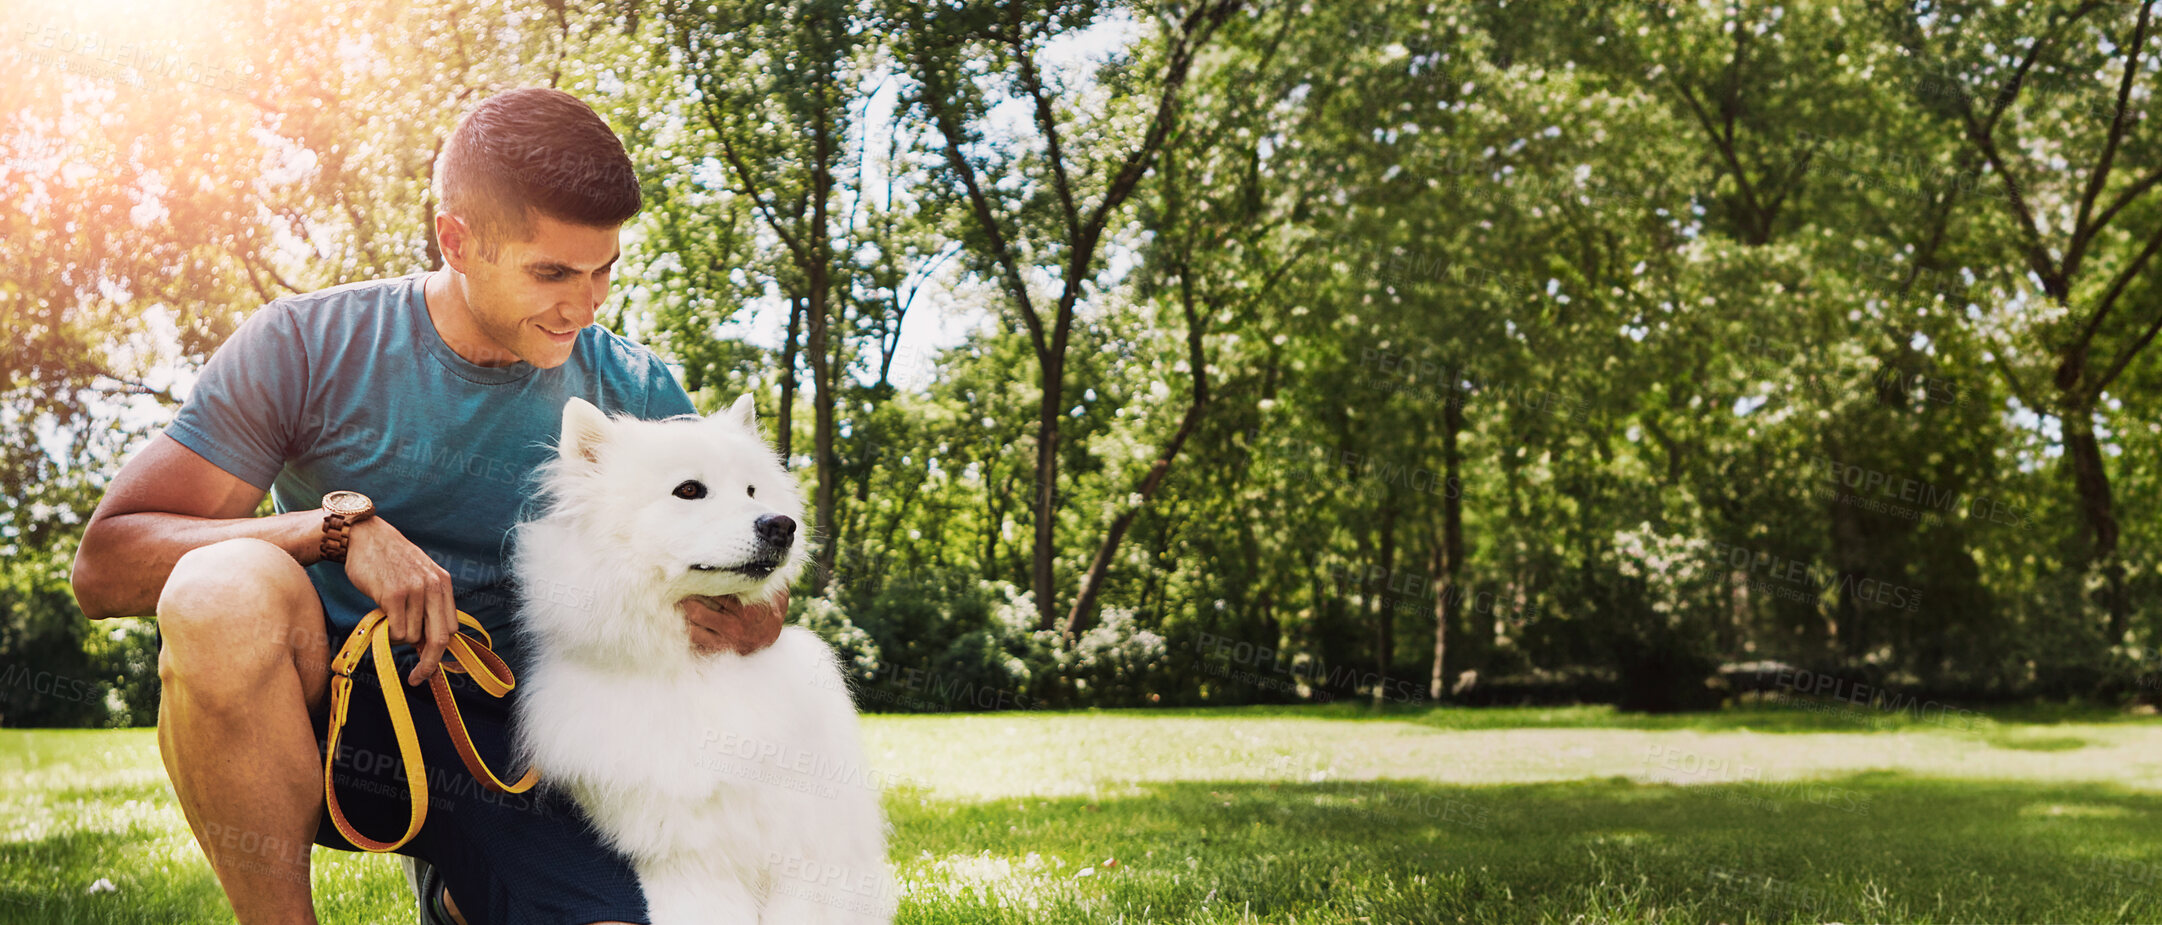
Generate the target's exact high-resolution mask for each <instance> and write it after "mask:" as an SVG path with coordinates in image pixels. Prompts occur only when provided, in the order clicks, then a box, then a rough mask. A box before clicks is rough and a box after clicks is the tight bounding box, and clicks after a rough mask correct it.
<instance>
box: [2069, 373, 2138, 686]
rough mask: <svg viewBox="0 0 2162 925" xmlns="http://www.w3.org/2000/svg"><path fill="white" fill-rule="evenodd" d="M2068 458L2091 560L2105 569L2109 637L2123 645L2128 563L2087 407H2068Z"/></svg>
mask: <svg viewBox="0 0 2162 925" xmlns="http://www.w3.org/2000/svg"><path fill="white" fill-rule="evenodd" d="M2061 420H2062V421H2063V422H2064V458H2065V463H2066V464H2067V465H2069V466H2071V467H2072V481H2073V484H2074V485H2075V486H2076V487H2077V488H2078V489H2079V510H2080V515H2081V517H2082V518H2083V519H2084V520H2086V522H2087V539H2088V547H2087V562H2088V565H2089V567H2100V568H2101V570H2102V579H2103V586H2102V598H2103V600H2102V604H2103V607H2104V609H2105V610H2107V611H2108V613H2109V627H2108V634H2109V635H2108V640H2109V643H2110V644H2111V645H2122V644H2123V643H2124V634H2125V629H2126V617H2127V611H2128V610H2129V606H2128V605H2129V601H2127V599H2126V597H2125V582H2124V563H2123V562H2122V561H2120V560H2119V559H2118V558H2117V515H2116V513H2115V512H2114V511H2113V510H2112V505H2111V502H2110V489H2109V472H2108V470H2106V469H2104V468H2103V467H2102V446H2101V443H2100V442H2099V441H2097V440H2096V439H2095V436H2094V413H2093V411H2092V410H2091V409H2088V408H2084V407H2073V408H2066V409H2065V412H2064V416H2063V417H2062V418H2061Z"/></svg>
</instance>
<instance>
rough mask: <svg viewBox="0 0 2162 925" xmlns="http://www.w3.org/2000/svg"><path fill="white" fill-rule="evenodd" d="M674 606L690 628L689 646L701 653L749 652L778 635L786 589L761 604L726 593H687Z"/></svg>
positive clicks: (785, 615)
mask: <svg viewBox="0 0 2162 925" xmlns="http://www.w3.org/2000/svg"><path fill="white" fill-rule="evenodd" d="M676 606H677V608H678V609H680V610H682V611H683V622H684V625H685V626H687V627H688V628H689V629H690V633H691V648H693V649H696V650H698V652H699V653H700V654H704V655H711V654H713V653H716V652H734V653H736V654H737V655H749V654H751V653H753V652H756V651H758V650H760V649H763V648H765V647H767V646H770V645H772V644H773V641H774V640H776V639H779V638H781V624H782V623H783V622H785V621H786V620H787V619H788V589H787V588H782V589H781V590H780V592H779V593H777V594H775V595H774V596H773V599H772V600H770V601H767V602H765V603H763V604H746V603H744V602H743V601H742V600H740V599H738V598H737V597H736V596H735V595H733V594H729V595H723V596H720V597H706V596H704V595H697V596H693V597H687V598H684V599H683V600H681V601H678V602H677V604H676Z"/></svg>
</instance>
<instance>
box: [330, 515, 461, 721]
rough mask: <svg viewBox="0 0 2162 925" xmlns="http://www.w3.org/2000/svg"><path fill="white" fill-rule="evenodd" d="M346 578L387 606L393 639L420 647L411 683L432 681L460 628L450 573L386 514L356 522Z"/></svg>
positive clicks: (347, 550)
mask: <svg viewBox="0 0 2162 925" xmlns="http://www.w3.org/2000/svg"><path fill="white" fill-rule="evenodd" d="M345 577H346V579H347V580H349V581H351V582H352V583H353V587H355V588H357V589H359V590H360V593H362V594H365V595H367V596H368V599H369V600H372V601H374V602H375V605H376V606H377V607H381V608H383V615H384V616H385V617H386V618H388V619H386V620H385V621H384V622H386V623H388V624H390V641H391V642H394V643H416V644H418V645H419V647H420V664H418V665H414V666H413V673H412V674H411V675H408V676H407V677H406V679H405V683H406V685H407V686H409V687H410V686H412V685H416V684H419V683H421V682H423V681H426V680H428V676H429V675H431V674H434V673H435V669H436V665H437V663H439V662H441V661H442V660H443V650H444V649H446V648H448V647H449V646H450V634H451V633H454V632H457V630H458V604H457V601H456V599H455V597H454V595H453V593H452V591H453V589H452V587H451V583H450V573H449V572H446V571H444V570H443V567H442V566H440V565H437V564H435V560H434V559H430V558H428V554H427V553H425V552H422V551H421V549H420V547H418V546H415V545H413V541H412V540H408V539H406V538H405V534H403V533H399V532H398V531H397V529H396V528H394V527H392V526H391V525H390V524H387V523H384V522H383V518H381V517H370V518H368V519H367V520H363V521H361V522H360V523H357V524H354V525H353V526H352V544H351V546H350V547H349V548H347V549H346V552H345Z"/></svg>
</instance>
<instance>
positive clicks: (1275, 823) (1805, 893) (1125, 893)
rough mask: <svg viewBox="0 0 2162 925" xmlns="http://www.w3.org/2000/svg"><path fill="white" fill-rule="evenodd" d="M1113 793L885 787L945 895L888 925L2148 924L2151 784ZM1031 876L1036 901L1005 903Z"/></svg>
mask: <svg viewBox="0 0 2162 925" xmlns="http://www.w3.org/2000/svg"><path fill="white" fill-rule="evenodd" d="M1133 789H1134V792H1133V793H1132V794H1131V795H1127V796H1122V797H1118V798H1111V799H1098V800H1090V799H1053V800H1045V799H1021V800H1012V799H1009V800H999V801H995V802H988V803H980V804H951V803H941V802H937V801H926V800H924V799H922V797H923V796H924V795H923V794H922V793H920V792H905V791H904V792H894V793H890V794H889V796H888V800H887V802H888V805H889V807H891V812H892V815H893V821H894V825H895V827H896V829H897V836H896V839H895V843H894V851H893V857H894V859H895V861H896V863H898V864H902V865H904V870H905V871H906V872H907V874H908V876H911V877H913V878H916V879H918V880H919V881H921V882H923V883H924V884H926V885H927V886H928V887H929V888H930V889H929V891H928V893H929V895H941V896H944V897H945V898H944V899H943V900H941V901H940V902H938V903H933V904H930V905H929V906H925V905H923V904H920V903H918V904H911V905H908V906H904V915H903V921H911V922H932V921H937V922H947V921H952V922H961V921H967V922H979V921H980V922H994V921H1013V922H1020V921H1051V922H1064V921H1075V922H1080V921H1090V920H1094V921H1108V920H1111V919H1112V918H1113V917H1115V916H1116V915H1117V914H1119V913H1125V914H1127V915H1128V917H1129V920H1131V919H1132V916H1133V915H1134V914H1135V913H1140V912H1142V910H1144V909H1150V910H1153V913H1152V914H1153V916H1155V917H1156V920H1158V921H1181V922H1201V921H1225V922H1230V921H1240V920H1241V919H1240V915H1241V914H1242V913H1250V914H1251V915H1253V916H1257V917H1259V918H1260V919H1262V920H1264V921H1283V920H1286V919H1287V918H1295V919H1296V920H1297V921H1299V922H1302V923H1305V922H1317V923H1325V922H1343V923H1349V922H1357V921H1373V922H1469V923H1480V922H1575V923H1587V925H1589V923H1602V922H1604V923H1621V922H1640V921H1668V922H1802V921H1809V922H1815V921H1929V922H1944V921H1994V922H2045V921H2055V922H2064V921H2157V920H2162V895H2158V893H2157V887H2162V826H2158V825H2157V823H2158V822H2162V796H2156V795H2151V794H2145V793H2135V792H2128V791H2123V790H2119V789H2116V788H2112V787H2100V786H2090V785H2076V786H2062V787H2058V786H2036V785H2025V784H2018V783H1997V782H1982V783H1977V782H1973V781H1965V780H1959V781H1953V780H1942V779H1935V778H1921V777H1912V776H1908V775H1904V774H1898V773H1891V772H1873V773H1867V774H1857V775H1849V776H1845V777H1839V778H1830V779H1825V780H1820V781H1804V782H1773V783H1755V782H1750V783H1718V784H1709V785H1698V786H1677V785H1671V784H1646V783H1636V782H1631V781H1628V780H1624V779H1619V778H1616V779H1604V780H1583V781H1575V782H1568V783H1546V784H1529V785H1507V786H1481V787H1464V786H1442V785H1435V784H1430V783H1425V782H1397V781H1382V782H1321V783H1311V784H1293V783H1281V784H1267V783H1260V784H1257V783H1253V782H1193V783H1175V784H1152V785H1142V786H1137V787H1135V788H1133ZM1031 852H1036V853H1040V854H1041V855H1042V856H1044V857H1046V858H1056V859H1059V860H1062V861H1063V862H1064V864H1063V865H1062V866H1059V865H1049V866H1040V867H1038V868H1035V871H1036V873H1035V874H1034V875H1032V876H1028V877H1019V878H1012V877H1010V876H1001V875H998V874H997V872H996V871H995V870H994V871H993V872H992V873H986V872H985V871H986V869H987V868H986V865H985V863H983V861H984V860H985V859H1004V860H1006V861H1012V860H1018V859H1022V858H1025V857H1026V856H1027V855H1028V854H1029V853H1031ZM972 858H973V859H978V860H976V861H975V862H973V863H969V862H967V861H968V859H972ZM1107 858H1116V859H1118V861H1119V863H1118V864H1117V865H1116V866H1115V867H1105V866H1104V861H1105V859H1107ZM1089 865H1094V867H1095V870H1094V871H1093V872H1092V873H1091V874H1090V875H1088V876H1087V877H1081V878H1078V880H1079V881H1085V883H1086V888H1085V889H1079V890H1077V889H1076V888H1075V886H1074V883H1075V882H1076V880H1077V874H1078V872H1079V869H1080V868H1081V867H1084V866H1089ZM972 879H973V880H975V881H978V882H976V883H973V884H972V883H970V882H968V881H970V880H972ZM968 887H977V888H979V889H973V890H972V889H967V888H968ZM1030 891H1037V892H1041V893H1042V894H1043V895H1042V896H1041V897H1032V896H1017V895H1014V894H1023V893H1029V892H1030ZM921 895H922V894H919V897H920V896H921ZM1029 898H1041V899H1043V900H1044V901H1045V902H1046V905H1047V907H1048V908H1047V909H1046V910H1039V911H1036V912H1034V913H1032V914H1031V915H1028V916H1022V917H1016V916H1015V915H1014V914H1013V912H1012V909H1011V908H1010V906H1011V905H1012V904H1014V903H1015V902H1016V901H1017V900H1018V899H1029ZM1060 898H1063V899H1064V900H1065V902H1064V903H1063V904H1062V903H1060V902H1054V901H1053V900H1056V899H1060ZM927 909H929V910H932V911H926V910H927ZM1092 917H1093V918H1092Z"/></svg>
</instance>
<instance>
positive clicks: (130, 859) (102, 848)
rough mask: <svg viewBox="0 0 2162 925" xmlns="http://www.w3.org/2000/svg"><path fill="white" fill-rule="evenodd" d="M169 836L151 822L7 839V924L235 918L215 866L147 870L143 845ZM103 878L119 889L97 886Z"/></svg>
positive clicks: (115, 924)
mask: <svg viewBox="0 0 2162 925" xmlns="http://www.w3.org/2000/svg"><path fill="white" fill-rule="evenodd" d="M92 796H93V798H96V796H97V795H95V794H93V795H92ZM177 812H178V811H177V810H175V813H176V814H177ZM167 834H169V833H166V832H163V831H154V830H151V829H148V828H145V827H143V826H132V827H130V828H129V829H128V830H127V831H124V832H114V831H94V830H84V829H72V830H68V831H64V832H57V833H55V834H52V835H48V836H46V837H44V838H40V839H35V840H28V841H10V842H7V843H4V844H0V923H9V925H13V923H18V922H20V923H25V925H27V923H38V925H68V923H81V925H122V923H125V925H135V923H142V925H176V923H195V922H221V921H231V920H232V917H233V916H232V913H231V912H230V911H228V910H227V909H226V907H225V896H224V894H223V893H222V892H220V891H219V889H218V883H217V879H216V878H215V877H214V876H212V875H211V873H210V870H209V868H208V867H197V868H196V869H195V870H193V871H189V872H174V871H171V870H149V869H145V868H146V867H147V865H145V864H143V863H142V855H141V853H140V849H141V847H142V844H143V843H144V842H146V841H149V840H152V839H155V838H159V837H162V836H165V835H167ZM100 879H104V880H107V881H109V882H110V883H112V884H113V887H114V888H113V889H112V890H110V891H101V892H97V893H92V892H90V890H91V887H92V884H95V883H96V882H97V881H98V880H100Z"/></svg>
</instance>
